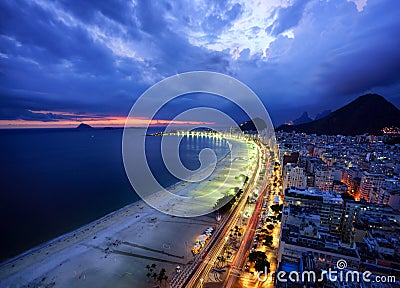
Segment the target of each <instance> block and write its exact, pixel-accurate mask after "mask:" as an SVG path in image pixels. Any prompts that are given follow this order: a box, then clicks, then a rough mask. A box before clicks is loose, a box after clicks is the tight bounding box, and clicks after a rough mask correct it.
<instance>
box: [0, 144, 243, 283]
mask: <svg viewBox="0 0 400 288" xmlns="http://www.w3.org/2000/svg"><path fill="white" fill-rule="evenodd" d="M229 141H230V142H231V143H232V144H233V148H232V155H231V156H232V159H233V161H232V167H231V168H230V169H231V173H230V175H229V176H228V177H230V178H229V179H227V181H225V183H218V181H219V180H220V179H222V178H223V176H224V175H226V173H227V169H229V167H228V164H229V163H227V161H228V159H231V158H230V157H225V158H223V159H222V160H221V161H220V162H219V163H218V164H217V166H216V170H215V171H214V172H213V173H212V174H211V176H210V177H209V178H207V179H205V180H203V181H201V182H199V183H189V182H182V183H178V184H177V185H175V186H174V187H173V189H172V191H171V192H173V193H174V194H178V195H181V196H187V197H193V196H201V195H204V194H209V191H211V190H216V189H218V191H216V192H214V193H212V194H211V195H212V196H211V197H203V198H202V199H203V200H202V201H201V202H200V203H199V207H201V206H202V205H205V206H207V207H213V205H214V204H215V203H216V201H217V200H218V199H219V198H221V197H223V196H224V195H225V193H226V190H227V189H228V188H230V187H231V185H229V183H230V184H231V183H234V181H235V179H234V177H235V176H237V175H238V174H240V173H243V171H244V170H245V168H244V167H246V166H247V165H248V159H247V158H248V150H247V145H246V143H245V142H243V141H241V140H237V139H236V140H235V139H229ZM204 173H206V171H204ZM146 201H147V202H150V203H151V202H153V201H154V203H157V205H162V206H163V207H165V209H166V210H167V209H174V210H176V211H179V209H180V207H184V206H185V205H187V203H185V198H184V197H182V200H181V201H179V202H175V203H170V202H169V201H168V197H167V198H166V197H165V195H164V194H162V193H161V194H160V193H156V194H154V195H153V196H152V197H151V198H149V199H146ZM181 205H183V206H181ZM193 208H194V209H196V207H193ZM216 225H217V222H216V220H215V217H214V215H213V214H212V213H211V214H209V215H205V216H200V217H196V218H180V217H174V216H170V215H166V214H164V213H161V212H159V211H157V210H155V209H153V208H152V207H150V206H149V205H147V204H146V203H145V202H144V201H139V202H135V203H133V204H131V205H128V206H126V207H124V208H122V209H120V210H118V211H115V212H113V213H111V214H109V215H107V216H105V217H103V218H101V219H99V220H97V221H94V222H92V223H90V224H88V225H86V226H84V227H81V228H80V229H77V230H75V231H73V232H71V233H68V234H66V235H63V236H61V237H59V238H57V239H54V240H52V241H50V242H48V243H45V244H44V245H42V246H41V247H36V248H35V249H32V250H30V251H28V252H26V253H24V254H22V255H20V256H18V257H16V258H14V259H13V260H11V261H8V262H6V263H3V264H2V265H1V267H0V286H1V287H36V286H39V285H40V286H41V287H110V286H112V287H115V288H117V287H121V288H122V287H152V286H153V284H154V282H153V281H152V280H149V279H148V278H147V277H146V273H147V270H146V268H145V266H146V265H148V264H152V263H155V264H157V267H158V270H159V269H160V268H165V269H166V270H167V275H168V276H169V278H171V275H172V274H173V273H174V271H175V267H176V266H177V265H181V266H182V265H185V264H187V263H188V262H189V261H190V260H191V259H192V258H193V257H192V254H191V252H190V249H191V247H192V245H193V243H194V242H195V238H196V236H198V235H200V234H202V232H203V231H204V230H205V229H206V228H207V227H210V226H216Z"/></svg>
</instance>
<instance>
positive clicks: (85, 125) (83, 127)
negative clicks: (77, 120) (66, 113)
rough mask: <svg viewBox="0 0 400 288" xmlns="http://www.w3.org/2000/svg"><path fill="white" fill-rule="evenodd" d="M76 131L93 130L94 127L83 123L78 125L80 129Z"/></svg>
mask: <svg viewBox="0 0 400 288" xmlns="http://www.w3.org/2000/svg"><path fill="white" fill-rule="evenodd" d="M76 129H80V130H85V129H93V127H92V126H90V125H89V124H85V123H81V124H79V125H78V127H76Z"/></svg>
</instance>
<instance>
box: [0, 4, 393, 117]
mask: <svg viewBox="0 0 400 288" xmlns="http://www.w3.org/2000/svg"><path fill="white" fill-rule="evenodd" d="M233 2H236V1H233ZM233 2H232V1H194V2H185V1H145V0H143V1H135V2H132V1H112V2H109V1H100V2H99V1H65V0H62V1H37V2H36V1H22V0H17V1H0V104H1V108H0V119H8V120H12V119H31V120H33V119H37V120H41V121H58V120H62V119H59V118H62V117H67V118H68V117H69V116H65V115H64V116H63V115H61V114H54V113H51V112H49V113H34V112H32V111H64V112H71V113H78V114H79V113H82V114H91V115H99V116H101V115H127V113H128V111H129V109H130V107H131V106H132V104H133V103H134V101H135V99H137V98H138V97H139V95H140V94H141V93H142V92H144V91H145V90H146V89H147V88H149V87H150V86H151V85H152V84H154V83H156V82H157V81H159V80H161V79H163V78H165V77H169V76H172V75H175V74H177V73H181V72H186V71H193V70H210V71H216V72H222V73H227V74H230V75H233V76H235V77H237V78H238V79H239V80H241V81H243V82H244V83H245V84H247V85H248V86H249V87H250V88H252V89H253V90H254V91H255V92H256V93H257V94H258V95H259V96H260V98H261V100H262V101H263V102H264V103H265V104H266V105H267V108H268V109H269V110H270V111H271V115H272V118H273V120H274V121H275V122H276V123H280V122H283V121H287V120H292V119H293V118H294V117H297V116H298V115H299V114H300V113H301V112H303V111H309V112H310V113H317V112H320V111H322V110H325V109H334V108H337V107H338V106H340V105H341V104H343V103H345V102H349V100H351V99H354V98H355V97H356V96H359V95H361V94H363V93H365V92H377V93H380V92H381V93H382V94H383V96H385V97H386V98H388V100H390V101H393V102H394V103H395V104H396V103H397V104H399V102H400V100H399V97H400V95H399V94H400V93H399V92H398V91H399V90H398V88H399V87H400V82H399V79H400V72H399V71H400V66H399V65H400V64H399V63H400V52H399V49H398V47H400V40H399V39H400V38H399V37H398V36H397V34H398V31H399V30H400V21H399V20H398V19H399V17H398V15H397V14H398V13H397V11H399V8H400V2H398V1H389V0H379V1H378V0H369V1H368V2H367V5H366V6H365V7H363V11H361V10H360V11H358V10H357V9H359V7H357V9H356V5H355V4H354V3H352V2H348V1H347V0H330V1H319V0H298V1H293V4H292V3H291V2H288V4H287V6H286V7H276V6H271V7H272V8H271V11H274V12H272V14H271V11H269V12H268V11H267V12H268V13H269V14H268V13H266V12H265V13H266V14H265V16H261V17H265V19H260V20H259V21H258V22H254V21H252V19H256V18H257V17H258V15H259V14H261V15H264V14H263V13H264V10H262V9H264V8H263V5H264V4H266V3H267V2H263V3H261V2H259V1H241V2H240V3H233ZM238 2H239V1H238ZM268 3H269V2H268ZM268 3H267V4H268ZM261 10H262V11H261ZM260 11H261V13H258V14H257V12H260ZM253 16H254V17H253ZM271 19H273V20H271ZM238 23H240V24H238ZM266 23H268V24H266ZM238 25H239V26H238ZM266 26H269V27H268V28H267V29H265V27H266ZM233 27H235V28H233ZM235 29H239V30H240V32H238V33H237V32H236V30H235ZM265 31H267V32H268V33H269V34H268V35H267V36H268V37H272V38H273V39H272V40H271V41H270V42H268V41H267V40H268V39H267V38H265V39H264V38H263V37H265V35H263V33H265ZM289 31H291V32H293V34H292V35H291V34H290V33H289ZM235 33H236V34H235ZM240 33H247V34H245V35H244V34H243V35H242V34H240ZM231 34H232V35H231ZM260 39H261V41H260ZM257 41H258V42H257ZM267 42H268V44H266V43H267ZM254 43H260V44H258V45H260V46H259V47H258V46H257V45H255V46H256V48H254V45H252V44H254ZM263 45H264V46H263ZM267 45H268V49H267ZM235 49H238V57H232V54H233V51H234V50H235ZM265 50H267V52H266V55H264V54H265V53H263V51H265ZM260 51H261V52H260ZM265 56H266V57H265ZM197 100H198V101H197ZM197 100H196V101H197V102H196V101H195V102H193V103H199V104H200V102H201V101H200V100H201V99H197ZM181 101H182V103H187V102H185V101H187V100H184V99H183V100H182V99H181ZM217 101H218V100H217ZM396 101H397V102H396ZM193 103H192V104H193ZM176 105H177V106H176V107H178V106H179V101H178V102H177V103H176ZM215 105H216V106H217V107H221V109H223V107H229V105H227V104H224V103H222V102H221V103H215ZM230 109H232V111H235V110H234V109H235V108H230ZM172 110H173V109H172ZM226 110H229V109H226ZM164 113H165V115H166V116H172V114H173V113H167V112H164ZM235 113H236V112H235ZM293 115H294V116H293ZM138 116H140V115H138Z"/></svg>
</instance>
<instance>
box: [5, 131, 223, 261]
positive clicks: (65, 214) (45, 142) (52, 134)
mask: <svg viewBox="0 0 400 288" xmlns="http://www.w3.org/2000/svg"><path fill="white" fill-rule="evenodd" d="M152 129H153V131H148V133H152V132H156V131H158V130H159V129H157V128H152ZM135 131H136V132H135V133H138V135H139V134H140V135H143V134H144V133H146V131H145V130H144V129H135ZM122 132H123V131H122V129H111V130H106V129H90V130H78V129H21V130H0V219H1V221H0V231H1V237H0V243H1V245H0V262H1V261H4V260H6V259H7V258H10V257H12V256H15V255H17V254H19V253H22V252H24V251H25V250H27V249H30V248H32V247H34V246H36V245H40V244H41V243H44V242H46V241H49V240H51V239H53V238H55V237H58V236H60V235H62V234H65V233H67V232H70V231H72V230H74V229H77V228H79V227H80V226H83V225H85V224H87V223H89V222H91V221H94V220H96V219H98V218H100V217H102V216H104V215H106V214H108V213H110V212H112V211H115V210H117V209H119V208H122V207H123V206H125V205H127V204H130V203H132V202H135V201H138V200H139V197H138V196H137V195H136V193H135V191H134V190H133V188H132V187H131V185H130V183H129V181H128V179H127V177H126V174H125V170H124V166H123V161H122V152H121V151H122V148H121V147H122ZM170 137H176V136H170ZM161 139H162V137H146V156H147V159H148V163H149V165H150V168H151V169H152V171H153V174H154V175H155V176H156V178H157V179H158V181H159V182H160V183H162V185H163V186H164V187H167V186H170V185H172V184H174V183H176V182H178V181H179V180H178V179H176V178H175V177H173V176H172V175H171V174H169V172H168V170H167V169H166V168H165V165H164V164H163V162H162V159H161V152H160V151H161V149H160V143H161ZM203 148H211V149H213V150H214V151H215V153H216V155H217V158H222V157H223V156H224V155H226V153H227V152H228V151H229V148H228V145H227V143H226V142H225V141H220V142H217V141H215V139H213V138H206V137H204V138H200V137H191V138H183V139H182V141H181V144H180V146H179V153H180V158H181V161H182V163H183V164H184V165H185V166H186V167H187V168H189V169H192V170H194V169H197V168H198V167H200V162H199V160H198V153H199V152H200V151H201V150H202V149H203ZM138 168H139V169H140V167H138Z"/></svg>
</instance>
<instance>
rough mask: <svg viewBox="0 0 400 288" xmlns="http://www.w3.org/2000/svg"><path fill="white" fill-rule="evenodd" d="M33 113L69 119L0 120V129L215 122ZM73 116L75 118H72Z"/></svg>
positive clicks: (67, 113) (54, 112) (46, 112)
mask: <svg viewBox="0 0 400 288" xmlns="http://www.w3.org/2000/svg"><path fill="white" fill-rule="evenodd" d="M30 112H32V113H34V114H42V115H49V116H50V115H57V116H60V118H62V117H66V118H71V119H49V120H46V121H43V120H23V119H16V120H0V129H4V128H8V129H12V128H74V127H77V126H78V125H79V124H81V123H85V124H88V125H90V126H93V127H124V126H125V125H126V126H129V127H147V126H166V125H181V126H186V125H214V124H216V123H215V122H202V121H184V120H167V119H146V118H144V117H143V118H142V117H136V118H132V117H131V118H129V119H128V120H127V117H125V116H98V115H90V114H76V113H71V112H59V111H30ZM73 118H75V119H73Z"/></svg>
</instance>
